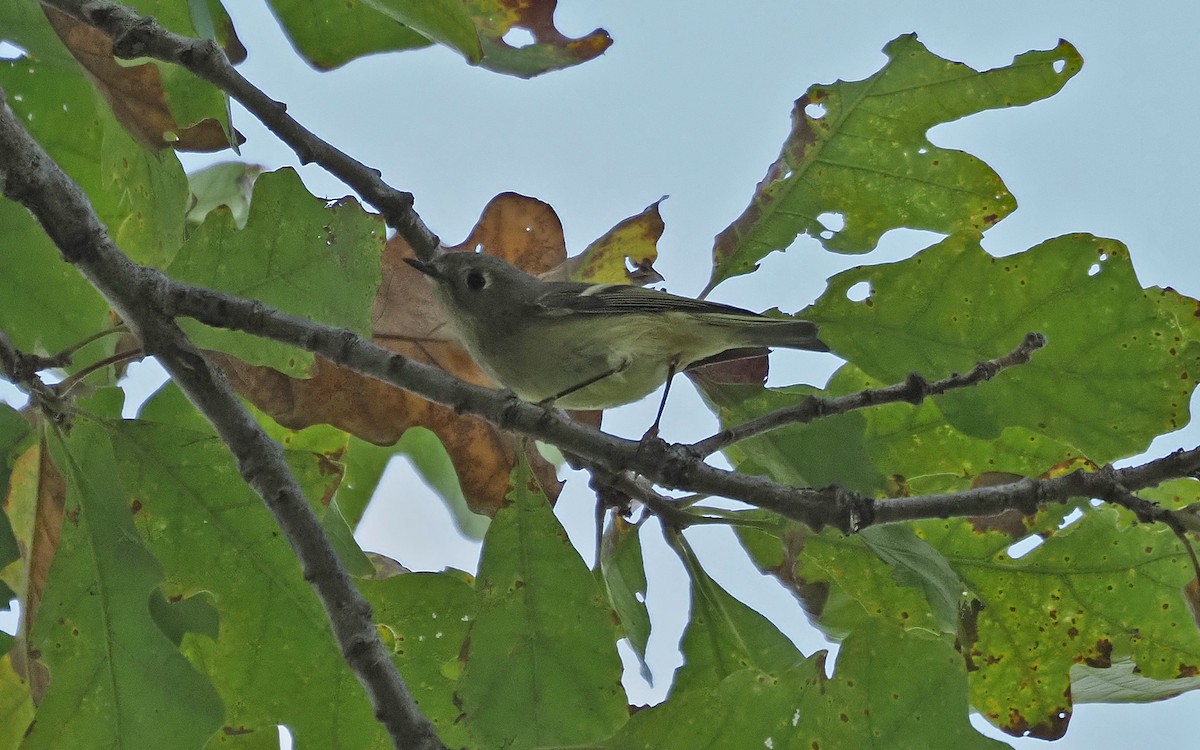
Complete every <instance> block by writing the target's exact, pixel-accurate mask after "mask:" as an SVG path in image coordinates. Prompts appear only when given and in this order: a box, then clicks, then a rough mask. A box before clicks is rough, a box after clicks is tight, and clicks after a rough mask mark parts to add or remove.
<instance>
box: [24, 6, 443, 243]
mask: <svg viewBox="0 0 1200 750" xmlns="http://www.w3.org/2000/svg"><path fill="white" fill-rule="evenodd" d="M42 3H43V4H44V5H49V6H52V7H54V8H58V9H59V10H61V11H62V12H64V13H67V14H69V15H71V16H73V17H75V18H77V19H79V20H81V21H83V22H84V23H88V24H91V25H92V26H95V27H96V28H98V29H100V30H101V31H103V32H104V33H106V34H108V35H109V36H110V37H112V39H113V54H114V55H115V56H116V57H119V58H121V59H124V60H131V59H133V58H137V57H151V58H154V59H155V60H161V61H163V62H169V63H173V64H175V65H179V66H181V67H184V68H186V69H188V70H189V71H191V72H192V73H193V74H194V75H196V76H197V77H198V78H202V79H204V80H206V81H208V82H209V83H212V84H213V85H215V86H217V87H218V88H219V89H221V90H222V91H224V92H225V93H226V94H228V95H229V96H230V97H232V98H233V99H236V100H237V101H238V102H239V103H240V104H241V105H242V106H243V107H245V108H246V109H247V110H248V111H249V112H250V113H251V114H253V115H254V116H255V117H257V118H258V119H259V120H260V121H261V122H262V123H263V124H264V125H266V126H267V128H269V129H270V130H271V132H273V133H275V135H277V136H279V139H280V140H282V141H283V142H284V143H286V144H287V145H288V146H290V147H291V148H292V150H293V151H294V152H295V153H296V157H297V158H299V159H300V163H301V164H309V163H314V162H315V163H317V164H319V165H321V166H322V167H323V168H324V169H325V170H326V171H328V172H329V173H330V174H332V175H334V176H335V177H337V178H338V179H340V180H341V181H342V182H344V183H346V184H347V185H349V186H350V188H351V189H352V190H354V191H355V192H356V193H358V194H359V196H360V197H361V198H362V199H363V200H364V201H366V202H367V203H369V204H371V205H372V206H375V208H377V209H379V212H380V213H381V214H382V215H383V218H384V221H386V222H387V225H388V226H389V227H391V228H392V229H395V230H396V232H398V233H399V234H400V236H401V237H403V238H404V239H405V240H406V241H407V242H408V244H409V245H411V246H412V248H413V252H415V253H416V254H417V257H418V258H422V259H425V260H428V259H429V258H432V257H433V254H434V251H435V250H436V249H437V248H438V246H439V245H440V242H439V240H438V237H437V235H435V234H434V233H433V232H432V231H430V229H429V227H427V226H425V222H423V221H422V220H421V217H420V216H418V215H417V212H416V211H414V210H413V196H412V193H406V192H403V191H400V190H396V189H394V188H392V187H391V186H389V185H388V184H387V183H385V182H384V181H383V180H382V179H381V177H380V173H379V170H377V169H371V168H370V167H368V166H366V165H365V164H363V163H362V162H360V161H358V160H357V159H354V158H353V157H351V156H348V155H347V154H345V153H343V152H342V151H340V150H338V149H336V148H334V147H333V146H332V145H330V144H329V143H328V142H326V141H324V140H322V139H321V138H319V137H317V136H316V135H315V134H314V133H312V132H311V131H309V130H308V129H307V128H305V127H304V126H303V125H301V124H300V123H299V122H297V121H296V120H295V118H293V117H292V116H291V115H289V114H288V113H287V105H285V104H284V103H283V102H277V101H275V100H274V99H272V98H270V97H269V96H267V95H266V94H265V93H263V92H262V91H261V90H260V89H258V88H257V87H255V86H254V85H253V84H251V83H250V82H249V81H247V80H246V79H245V78H244V77H243V76H242V74H241V73H238V72H237V70H236V69H234V67H233V65H232V64H231V63H230V62H229V58H228V57H226V56H225V53H224V51H222V50H221V48H220V47H219V46H218V45H217V43H216V42H215V41H213V40H211V39H196V38H192V37H186V36H181V35H179V34H176V33H174V32H172V31H169V30H167V29H166V28H164V27H163V26H162V25H160V24H159V23H158V21H156V20H155V19H154V18H151V17H149V16H143V15H140V14H139V13H137V12H136V11H134V10H132V9H131V8H127V7H126V6H124V5H121V4H119V3H114V2H109V1H108V0H42Z"/></svg>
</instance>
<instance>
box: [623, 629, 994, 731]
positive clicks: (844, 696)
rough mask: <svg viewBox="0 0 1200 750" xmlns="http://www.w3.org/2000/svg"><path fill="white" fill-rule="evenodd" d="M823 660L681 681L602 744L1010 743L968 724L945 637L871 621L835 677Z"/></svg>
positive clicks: (961, 681)
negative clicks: (692, 682) (682, 683)
mask: <svg viewBox="0 0 1200 750" xmlns="http://www.w3.org/2000/svg"><path fill="white" fill-rule="evenodd" d="M825 656H826V655H825V652H820V653H818V654H816V655H814V656H813V657H811V658H808V659H801V660H799V661H789V662H785V664H786V666H785V665H784V664H781V665H778V666H777V667H776V668H771V667H770V666H769V665H766V666H758V667H756V666H749V665H743V666H742V667H741V668H737V669H735V670H734V671H732V672H730V673H729V674H728V675H726V676H723V677H720V676H716V675H712V677H715V678H716V679H714V680H713V681H712V682H708V683H705V684H702V685H693V686H691V687H690V689H688V690H687V691H681V690H680V688H679V687H675V688H673V689H672V693H671V695H670V696H668V699H667V701H666V702H664V703H662V704H660V705H658V706H654V707H652V708H648V709H643V710H641V711H638V712H637V713H636V714H634V715H633V717H632V718H631V719H630V721H629V723H628V724H627V725H626V726H625V727H624V728H623V729H622V730H621V732H620V733H619V734H618V735H617V736H615V737H613V738H612V739H610V740H609V741H608V742H607V743H605V745H604V746H605V747H610V748H613V750H618V749H619V750H652V749H657V748H664V747H686V748H689V750H721V749H723V748H730V747H769V748H777V749H780V748H782V749H785V750H792V749H795V750H800V748H806V749H807V748H858V747H862V748H867V747H889V748H891V747H897V748H909V747H911V748H924V747H954V748H1001V747H1005V745H1004V744H1003V743H1000V742H997V741H995V740H990V739H987V738H985V737H983V736H981V735H980V734H979V733H978V732H976V731H975V730H974V729H973V728H972V727H971V725H970V721H969V718H968V715H969V712H970V706H968V704H967V700H966V692H965V690H964V688H965V687H966V669H965V667H964V666H963V663H962V659H961V657H960V656H959V654H958V653H957V652H956V651H955V650H954V647H953V645H952V644H951V643H950V642H949V641H948V640H947V639H945V638H939V637H936V636H933V635H930V634H928V633H923V632H921V631H904V630H902V629H900V628H897V627H895V626H891V625H885V624H883V623H881V622H875V623H874V624H873V625H871V626H870V627H869V628H867V629H865V630H864V631H863V632H861V633H859V634H855V635H854V636H852V637H851V638H849V639H847V641H846V642H845V643H844V644H843V645H842V648H841V651H840V652H839V655H838V659H837V666H836V668H835V670H834V674H833V677H831V678H826V677H825ZM752 661H753V662H754V663H756V664H764V662H767V661H768V660H766V659H763V658H762V657H759V658H755V659H753V660H752ZM931 696H936V697H937V698H936V699H935V700H931Z"/></svg>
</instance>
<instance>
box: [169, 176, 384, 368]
mask: <svg viewBox="0 0 1200 750" xmlns="http://www.w3.org/2000/svg"><path fill="white" fill-rule="evenodd" d="M383 235H384V227H383V222H382V221H381V220H380V219H379V217H377V216H371V215H368V214H367V213H366V212H364V211H363V210H362V208H361V207H360V206H359V204H358V201H356V200H354V199H353V198H346V199H343V200H341V201H337V202H336V203H334V204H332V205H326V202H325V201H322V200H320V199H318V198H316V197H314V196H313V195H311V194H310V193H309V192H308V191H307V190H305V188H304V185H303V183H301V182H300V176H299V175H297V174H296V173H295V171H293V170H291V169H284V170H280V171H279V172H273V173H269V174H264V175H262V176H261V177H259V178H258V179H257V180H256V181H255V183H254V200H253V203H252V204H251V206H250V214H249V218H248V219H247V221H246V226H245V228H244V229H238V228H237V227H236V226H235V225H234V223H233V218H232V216H231V215H230V213H229V212H228V211H225V210H223V209H217V210H216V211H214V212H213V213H210V214H209V215H208V216H207V217H206V218H205V220H204V223H203V224H201V225H200V226H199V227H197V228H196V229H195V230H194V231H193V232H192V233H191V234H190V235H189V236H188V238H187V242H185V243H184V244H183V247H182V248H180V250H179V254H178V255H177V256H176V258H175V260H174V261H173V262H172V263H171V265H170V266H169V267H168V268H167V273H169V274H170V275H171V277H172V278H175V279H178V280H179V281H184V282H187V283H189V284H195V285H197V286H203V287H207V288H209V289H219V290H221V291H224V292H230V293H232V294H236V295H238V296H241V297H253V298H256V299H260V300H262V301H264V302H266V303H267V304H269V305H272V306H274V307H278V308H279V309H281V310H286V311H287V312H291V313H295V314H297V315H303V316H305V317H308V318H311V319H313V320H319V321H321V322H323V323H327V324H329V325H334V326H341V327H345V328H349V329H351V330H353V331H356V332H358V333H359V334H362V335H369V333H370V330H371V315H370V311H371V300H372V299H373V298H374V296H375V291H376V290H377V289H378V288H379V275H380V271H379V254H380V252H381V251H382V248H383ZM185 328H187V330H188V331H189V332H191V333H192V337H193V339H194V340H195V341H196V343H197V344H198V345H199V346H202V347H205V348H209V349H220V350H222V351H226V352H229V353H230V354H233V355H235V356H238V357H240V358H241V359H243V360H245V361H247V362H251V363H253V364H259V365H267V366H270V367H273V368H275V369H276V370H280V371H281V372H290V373H294V374H307V373H308V370H309V368H310V367H311V366H312V362H313V357H312V355H311V354H308V353H307V352H296V350H294V349H292V348H291V347H285V346H283V345H280V344H273V343H270V342H263V341H261V340H259V339H257V338H253V337H250V336H246V335H245V334H240V333H236V332H231V331H221V330H211V329H205V328H204V327H203V326H200V325H197V324H191V325H187V326H185Z"/></svg>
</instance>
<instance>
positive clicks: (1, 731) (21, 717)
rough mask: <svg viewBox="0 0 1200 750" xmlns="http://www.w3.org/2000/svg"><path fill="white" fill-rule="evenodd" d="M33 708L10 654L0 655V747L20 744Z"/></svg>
mask: <svg viewBox="0 0 1200 750" xmlns="http://www.w3.org/2000/svg"><path fill="white" fill-rule="evenodd" d="M35 710H36V709H35V708H34V705H33V696H32V695H31V694H30V693H29V684H28V683H27V682H25V681H24V680H22V679H21V678H20V677H19V676H18V675H17V672H16V670H15V669H13V665H12V658H11V656H10V655H9V654H4V655H3V656H0V748H3V750H16V748H18V747H20V746H21V740H22V739H24V737H25V730H26V729H27V728H28V727H29V722H31V721H33V715H34V712H35Z"/></svg>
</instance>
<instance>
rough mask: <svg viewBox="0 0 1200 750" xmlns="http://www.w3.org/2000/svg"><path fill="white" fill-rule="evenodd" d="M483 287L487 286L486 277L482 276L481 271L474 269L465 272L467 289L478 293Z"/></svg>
mask: <svg viewBox="0 0 1200 750" xmlns="http://www.w3.org/2000/svg"><path fill="white" fill-rule="evenodd" d="M485 286H487V277H486V276H484V275H483V271H478V270H474V269H472V270H470V271H467V289H470V290H471V291H472V292H478V291H479V290H480V289H483V288H484V287H485Z"/></svg>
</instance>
